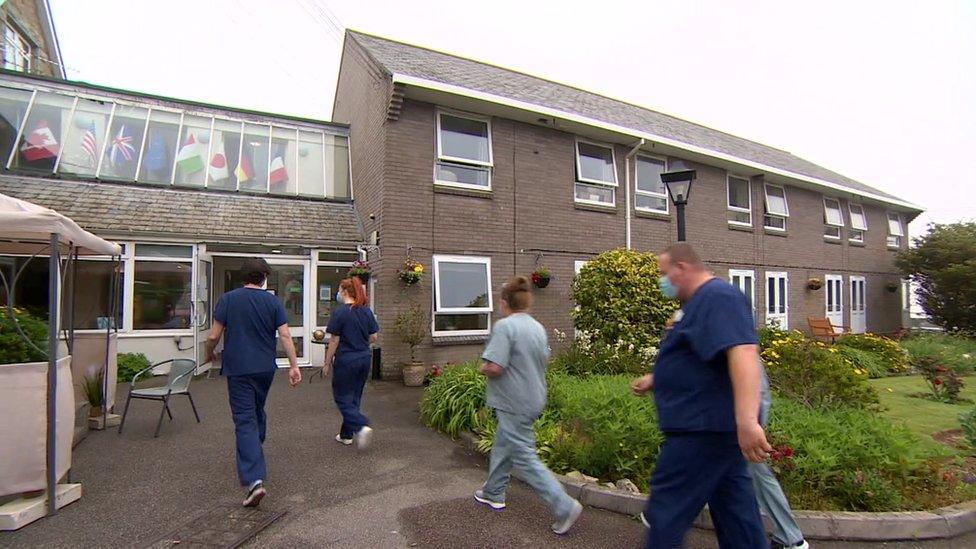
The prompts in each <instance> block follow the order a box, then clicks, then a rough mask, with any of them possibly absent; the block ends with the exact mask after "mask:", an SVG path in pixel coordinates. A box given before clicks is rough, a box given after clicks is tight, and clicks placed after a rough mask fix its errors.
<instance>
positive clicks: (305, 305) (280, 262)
mask: <svg viewBox="0 0 976 549" xmlns="http://www.w3.org/2000/svg"><path fill="white" fill-rule="evenodd" d="M268 264H269V265H271V274H270V275H269V276H268V291H269V292H271V293H272V294H274V295H275V296H276V297H277V298H278V299H279V300H280V301H281V303H282V305H284V307H285V313H286V315H287V318H288V329H289V330H290V331H291V336H292V340H293V341H294V342H295V351H296V352H297V353H298V363H299V364H305V365H307V364H309V363H310V361H309V358H308V356H309V340H310V337H311V327H312V324H313V323H314V321H312V320H311V319H309V310H310V309H311V307H309V302H310V301H311V298H310V293H309V292H310V289H311V288H310V284H309V280H310V277H309V275H310V273H311V268H310V267H311V263H310V261H308V260H302V259H277V258H276V259H268ZM278 365H279V366H288V358H287V357H286V356H285V350H284V348H283V347H282V346H281V344H280V343H279V345H278Z"/></svg>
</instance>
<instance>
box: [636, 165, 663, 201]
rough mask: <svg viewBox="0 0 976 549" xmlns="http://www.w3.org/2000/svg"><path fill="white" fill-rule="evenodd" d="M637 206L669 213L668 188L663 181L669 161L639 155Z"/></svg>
mask: <svg viewBox="0 0 976 549" xmlns="http://www.w3.org/2000/svg"><path fill="white" fill-rule="evenodd" d="M636 166H637V169H636V172H637V175H636V179H637V192H636V194H635V196H636V206H637V209H638V210H641V211H645V212H657V213H668V190H667V188H665V186H664V183H662V182H661V173H663V172H665V171H666V169H667V163H666V162H665V161H664V160H661V159H658V158H652V157H649V156H638V157H637V163H636Z"/></svg>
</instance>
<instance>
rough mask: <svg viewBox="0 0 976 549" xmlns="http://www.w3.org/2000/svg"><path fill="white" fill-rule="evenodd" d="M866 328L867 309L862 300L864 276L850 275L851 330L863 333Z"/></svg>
mask: <svg viewBox="0 0 976 549" xmlns="http://www.w3.org/2000/svg"><path fill="white" fill-rule="evenodd" d="M866 329H867V311H866V307H865V302H864V277H863V276H852V277H851V331H852V332H854V333H855V334H863V333H864V332H865V330H866Z"/></svg>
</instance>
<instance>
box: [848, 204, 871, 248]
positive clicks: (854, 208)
mask: <svg viewBox="0 0 976 549" xmlns="http://www.w3.org/2000/svg"><path fill="white" fill-rule="evenodd" d="M847 209H848V211H849V213H850V214H851V230H850V232H849V233H848V235H849V237H848V238H849V239H850V241H851V242H864V231H866V230H868V218H867V216H865V215H864V206H862V205H860V204H854V203H853V202H852V203H848V205H847Z"/></svg>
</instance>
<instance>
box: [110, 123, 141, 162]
mask: <svg viewBox="0 0 976 549" xmlns="http://www.w3.org/2000/svg"><path fill="white" fill-rule="evenodd" d="M135 153H136V150H135V148H133V146H132V136H131V135H126V134H125V124H122V126H121V127H119V133H117V134H116V135H115V137H114V138H113V139H112V149H111V150H110V151H109V156H108V160H109V162H111V163H112V166H121V165H122V164H125V163H128V162H132V160H133V159H134V158H135Z"/></svg>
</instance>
